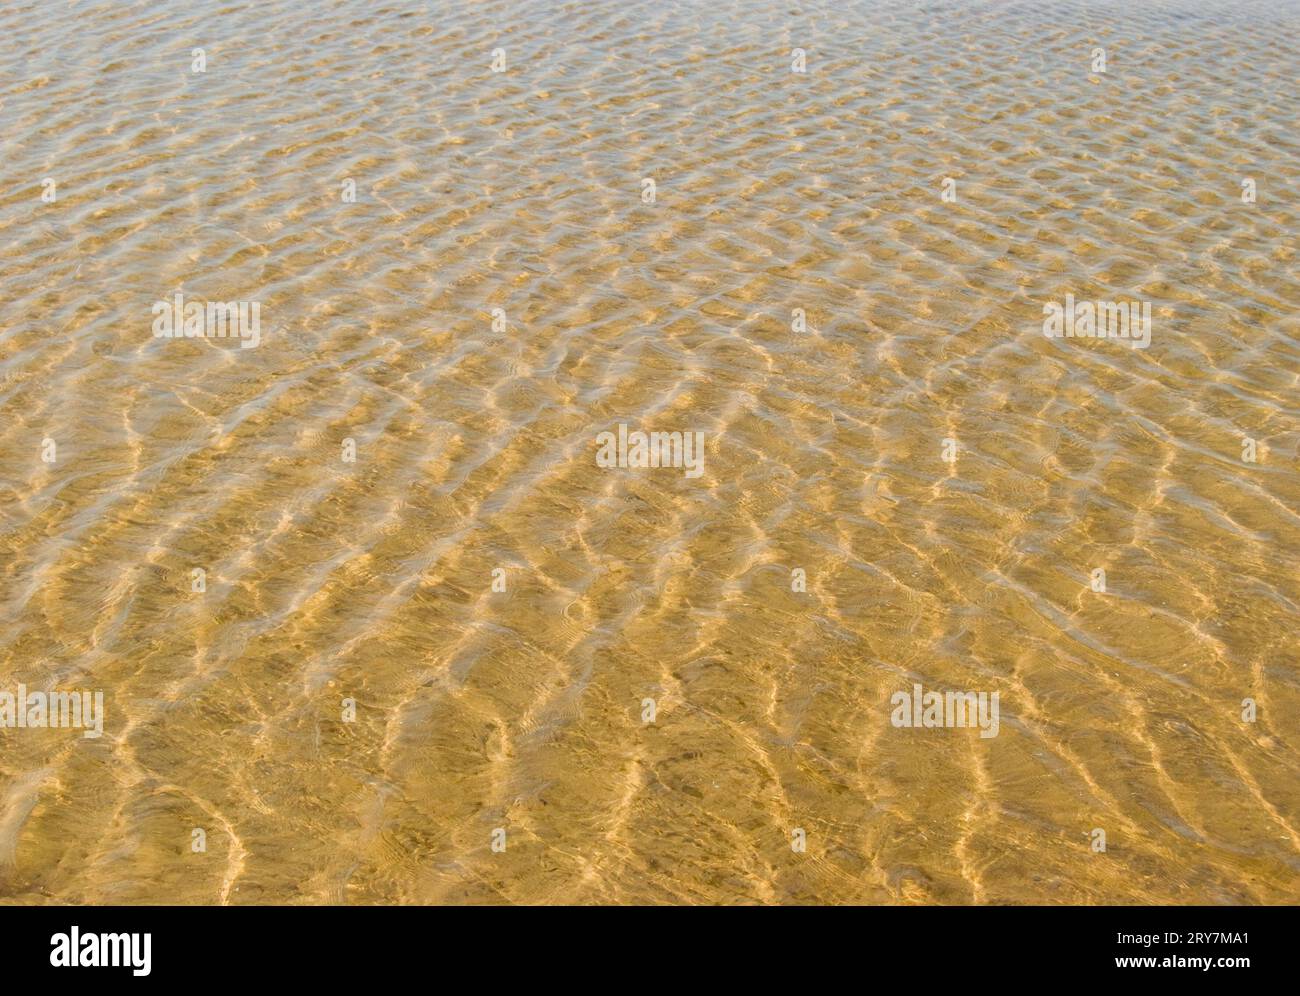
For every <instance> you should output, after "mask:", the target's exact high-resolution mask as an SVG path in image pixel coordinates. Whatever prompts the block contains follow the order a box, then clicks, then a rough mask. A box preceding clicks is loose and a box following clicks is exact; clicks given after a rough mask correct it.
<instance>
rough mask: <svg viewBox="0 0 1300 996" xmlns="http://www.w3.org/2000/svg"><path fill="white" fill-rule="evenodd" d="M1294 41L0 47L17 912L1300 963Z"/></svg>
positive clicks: (519, 17)
mask: <svg viewBox="0 0 1300 996" xmlns="http://www.w3.org/2000/svg"><path fill="white" fill-rule="evenodd" d="M73 19H75V29H74V30H73V29H70V28H71V27H72V25H71V21H72V20H73ZM1297 20H1298V15H1297V7H1296V5H1295V4H1293V3H1267V4H1259V3H1253V2H1245V3H1235V2H1234V3H1228V2H1224V3H1213V2H1208V0H1207V2H1197V3H1193V2H1186V3H1184V2H1174V3H1154V4H1149V5H1148V4H1109V3H1082V2H1080V3H1073V2H1059V0H1049V2H1044V3H1033V4H1001V5H983V4H980V5H975V4H964V3H950V2H940V3H936V4H932V5H918V4H915V3H881V4H877V3H866V2H838V0H837V2H812V3H806V4H801V5H799V6H798V9H795V8H792V7H791V5H790V4H785V3H776V2H774V0H754V2H748V3H744V4H737V3H727V2H720V3H693V2H692V3H685V2H682V3H664V2H659V0H656V2H650V0H633V2H630V3H629V2H613V0H600V2H593V3H580V4H577V3H561V2H555V3H537V4H527V5H519V4H515V3H506V2H499V0H491V2H483V3H464V4H459V3H453V4H446V5H443V4H439V5H432V6H431V5H428V4H424V3H416V2H404V0H397V2H394V3H387V4H382V5H374V4H370V3H363V2H355V3H352V2H347V3H343V2H340V3H334V4H331V5H327V6H325V7H316V8H313V9H312V11H311V12H310V13H309V12H307V10H306V8H305V7H304V6H303V5H301V4H299V3H296V2H289V0H270V2H259V3H255V4H241V3H235V4H217V3H214V2H194V3H185V4H171V5H167V6H165V7H161V8H155V7H154V6H152V5H141V4H94V5H84V6H80V7H76V8H72V9H64V8H63V7H59V8H55V7H47V6H45V5H38V4H35V3H31V2H27V0H19V2H17V3H10V4H6V5H5V6H4V8H3V9H2V10H0V115H2V116H3V121H4V127H3V128H2V129H0V146H2V147H3V157H2V159H3V162H4V164H5V169H4V178H3V183H0V245H2V246H3V255H4V270H5V279H4V280H3V282H0V690H2V691H6V692H11V693H12V692H16V690H17V689H18V688H19V686H20V685H22V686H24V689H25V694H29V693H30V692H33V691H38V692H41V693H46V692H50V691H66V692H71V691H74V690H75V691H82V690H90V691H100V692H102V694H103V708H102V710H101V711H100V712H99V713H98V715H99V716H100V717H101V718H102V721H103V735H102V736H98V737H88V736H83V735H82V729H81V728H79V727H77V726H75V725H74V724H73V723H72V720H71V713H70V711H69V712H68V713H67V718H68V722H67V723H66V724H65V723H63V722H62V718H63V717H64V714H63V713H61V712H59V713H53V714H50V716H47V718H51V717H55V718H56V719H55V721H52V722H48V723H46V724H45V725H44V726H43V727H41V728H22V729H19V728H18V727H17V725H16V719H15V722H14V724H13V725H10V724H8V723H4V724H0V901H3V902H19V903H38V902H60V903H64V902H74V903H75V902H96V903H119V902H149V901H159V900H162V901H168V902H182V903H219V902H231V903H238V902H295V903H297V902H356V903H372V902H455V903H460V902H476V903H477V902H519V903H545V902H722V903H733V902H827V903H839V902H884V903H897V902H940V903H970V902H981V903H1007V902H1049V903H1050V902H1065V903H1091V902H1120V903H1129V902H1133V903H1137V902H1158V903H1166V902H1174V903H1181V902H1197V903H1280V902H1288V901H1290V902H1294V901H1296V900H1297V898H1298V897H1300V829H1298V828H1300V777H1297V776H1298V775H1300V760H1298V755H1297V746H1298V744H1297V732H1296V726H1295V716H1296V715H1297V714H1300V713H1298V710H1297V707H1298V706H1300V670H1298V666H1297V665H1298V664H1300V658H1298V655H1297V651H1296V640H1295V634H1296V631H1297V625H1296V624H1297V618H1298V616H1300V611H1298V608H1297V607H1298V606H1300V579H1298V577H1297V574H1296V570H1295V554H1296V550H1297V549H1300V517H1298V513H1297V509H1300V472H1298V471H1297V463H1296V454H1297V442H1298V439H1300V437H1298V436H1297V412H1298V409H1297V397H1298V396H1300V394H1298V393H1297V370H1298V369H1300V362H1298V361H1300V345H1298V343H1297V336H1296V315H1297V300H1298V298H1300V295H1298V293H1297V278H1296V269H1295V242H1294V237H1295V232H1296V229H1297V220H1298V219H1297V210H1296V206H1295V205H1296V195H1297V181H1298V179H1300V165H1298V164H1300V155H1297V153H1298V152H1300V149H1298V148H1297V138H1296V136H1297V134H1298V133H1300V132H1298V129H1297V128H1296V120H1295V109H1296V106H1297V105H1296V102H1295V101H1294V100H1289V99H1284V95H1285V94H1286V93H1288V92H1290V88H1292V87H1293V85H1294V77H1295V68H1296V65H1297V54H1298V53H1297V42H1296V39H1297V38H1300V24H1297ZM1098 47H1100V48H1103V49H1104V50H1105V54H1106V66H1105V71H1104V72H1101V71H1097V70H1094V68H1093V63H1094V61H1095V58H1094V56H1093V54H1092V53H1093V50H1094V49H1096V48H1098ZM198 49H201V50H202V51H203V53H204V54H203V65H202V67H201V68H202V71H201V72H200V71H197V70H196V66H195V65H194V63H195V61H196V59H198V56H195V55H194V54H193V53H194V52H195V51H196V50H198ZM498 49H499V50H500V52H501V54H500V55H493V54H492V53H493V52H494V50H498ZM796 49H797V50H799V52H800V53H801V54H799V55H796V56H794V58H793V59H792V55H791V53H792V52H793V51H794V50H796ZM494 61H495V62H497V63H499V65H497V66H494V64H493V63H494ZM494 68H500V70H501V71H499V72H494V71H493V70H494ZM800 69H802V71H799V70H800ZM46 180H49V181H50V183H48V184H45V183H43V181H46ZM647 180H649V181H651V183H649V184H647V183H646V182H645V181H647ZM1247 184H1249V186H1247ZM46 191H48V192H49V198H47V199H42V194H43V193H44V192H46ZM1244 191H1249V192H1250V194H1251V197H1250V198H1249V199H1247V198H1246V197H1245V194H1244V193H1243V192H1244ZM177 302H179V304H178V303H177ZM1053 303H1054V304H1056V306H1057V307H1058V308H1059V309H1060V318H1061V325H1060V330H1059V331H1060V334H1059V335H1053V334H1051V330H1050V328H1049V329H1048V330H1047V331H1045V322H1050V321H1051V320H1052V313H1051V308H1050V307H1049V306H1050V305H1051V304H1053ZM1067 303H1068V305H1069V307H1068V309H1067V307H1066V305H1067ZM1084 303H1086V304H1087V308H1083V304H1084ZM155 304H160V305H161V307H160V308H159V309H158V310H154V306H155ZM169 304H170V311H168V305H169ZM190 304H193V305H194V306H195V307H193V308H190V307H188V306H189V305H190ZM254 304H255V305H256V306H257V308H258V309H259V310H258V311H257V312H256V313H254V312H253V311H252V307H251V306H252V305H254ZM1120 304H1123V305H1125V306H1128V305H1130V304H1133V305H1136V308H1135V309H1130V310H1128V311H1126V312H1124V313H1120V312H1119V311H1118V310H1117V309H1118V306H1119V305H1120ZM241 306H243V311H242V312H241V310H240V309H241ZM1112 306H1114V307H1112ZM1045 307H1047V308H1048V310H1047V311H1046V312H1045V310H1044V309H1045ZM1089 309H1091V310H1090V311H1089ZM164 312H167V318H168V319H169V321H168V324H167V328H168V329H169V330H170V333H171V334H170V335H167V334H164V332H159V331H157V329H156V328H155V321H156V320H157V321H159V322H161V321H162V319H163V317H164ZM1067 314H1068V320H1069V323H1070V324H1069V332H1070V333H1073V334H1067V331H1066V329H1067V326H1066V321H1067ZM1081 316H1086V317H1081ZM1125 319H1127V324H1125V325H1120V324H1119V322H1120V321H1121V320H1125ZM254 321H256V322H257V342H256V343H255V344H253V345H255V346H256V348H252V345H250V343H251V341H252V338H253V336H252V328H253V322H254ZM1103 321H1104V322H1106V323H1107V324H1105V325H1102V324H1099V323H1100V322H1103ZM1099 330H1101V332H1100V333H1099ZM1121 331H1123V332H1126V333H1127V341H1125V336H1124V335H1121ZM1112 332H1113V333H1114V334H1113V335H1112V334H1111V333H1112ZM222 333H224V334H222ZM1144 338H1146V340H1147V341H1145V342H1143V341H1142V340H1143V339H1144ZM1138 346H1143V347H1144V348H1137V347H1138ZM602 433H609V434H611V435H610V436H609V437H608V438H607V439H605V440H603V441H602V440H601V439H600V435H601V434H602ZM620 433H625V434H626V435H625V436H620ZM636 434H640V435H636ZM620 440H624V441H623V442H620ZM604 443H607V444H608V445H609V450H608V453H607V454H606V455H607V457H608V459H606V460H605V461H604V462H603V463H602V462H600V461H599V460H598V455H599V452H600V450H601V448H602V445H603V444H604ZM898 695H901V696H903V698H904V699H905V700H906V701H903V700H899V701H898V702H891V697H894V696H898ZM981 695H983V696H985V697H984V698H983V699H981V698H980V696H981ZM927 696H933V697H931V698H927ZM995 696H996V697H995ZM1246 700H1249V703H1250V705H1249V706H1244V705H1243V703H1244V702H1245V701H1246ZM26 701H28V700H27V699H26V698H24V702H26ZM16 703H17V699H16V698H15V708H16ZM64 707H66V708H67V709H68V710H70V709H71V701H70V700H68V701H63V702H61V703H59V706H58V708H59V709H63V708H64ZM981 709H982V710H983V711H981ZM1244 710H1249V711H1250V716H1249V719H1247V718H1245V716H1244ZM895 719H896V720H897V721H894V720H895ZM83 720H84V717H83ZM83 726H84V722H83ZM995 729H996V733H995V734H993V733H992V732H991V731H993V730H995ZM986 734H987V735H986ZM1097 831H1102V832H1103V833H1104V839H1105V841H1106V850H1105V851H1104V852H1102V851H1100V850H1099V849H1098V848H1097V846H1096V844H1097V842H1098V840H1099V839H1101V838H1098V837H1097V835H1096V832H1097ZM200 845H201V846H200Z"/></svg>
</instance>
